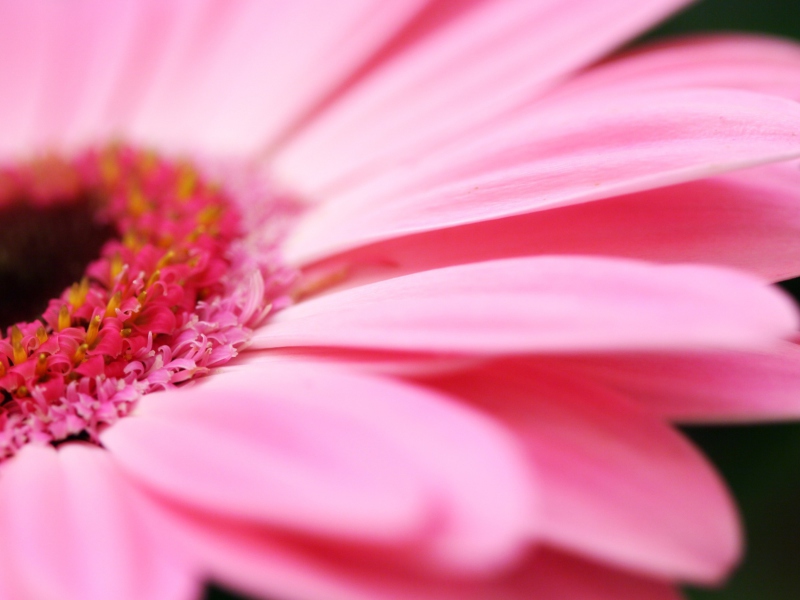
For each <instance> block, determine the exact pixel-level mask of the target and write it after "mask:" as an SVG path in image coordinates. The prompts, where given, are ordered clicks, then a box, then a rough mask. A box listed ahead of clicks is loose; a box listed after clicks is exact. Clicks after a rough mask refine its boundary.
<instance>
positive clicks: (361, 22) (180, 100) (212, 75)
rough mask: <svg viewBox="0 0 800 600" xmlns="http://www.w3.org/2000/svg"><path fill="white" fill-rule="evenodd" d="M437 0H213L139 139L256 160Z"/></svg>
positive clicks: (150, 106)
mask: <svg viewBox="0 0 800 600" xmlns="http://www.w3.org/2000/svg"><path fill="white" fill-rule="evenodd" d="M426 3H427V0H388V1H387V0H382V1H378V0H339V1H337V2H335V3H331V2H329V1H327V0H296V1H294V2H286V1H284V0H247V1H241V2H235V3H234V2H224V3H220V2H217V3H214V4H209V7H210V8H211V9H213V12H208V11H207V14H206V15H205V16H204V17H203V18H202V19H201V20H199V21H198V22H197V27H196V28H195V31H194V32H192V34H191V35H190V36H189V37H188V38H187V41H186V43H185V45H184V46H183V48H182V49H181V52H180V54H179V55H176V56H175V57H174V60H173V61H172V62H171V63H170V64H169V65H168V67H167V70H165V71H163V72H162V73H161V74H160V77H159V79H158V80H157V81H156V84H155V86H154V89H153V90H152V92H151V93H150V95H149V97H148V99H147V102H146V104H145V105H144V106H143V108H142V110H141V111H140V112H139V114H138V115H137V118H136V121H135V124H134V126H133V136H134V137H135V138H136V139H139V140H143V141H145V142H148V143H158V144H159V146H160V147H162V148H170V149H174V150H181V151H187V150H191V151H193V152H195V153H196V152H197V151H198V150H200V151H207V152H213V153H216V154H217V155H220V154H223V155H224V154H235V155H238V156H247V157H252V156H253V155H254V154H255V153H256V152H257V151H258V150H260V149H263V148H264V146H265V145H266V144H268V143H269V142H270V141H271V140H272V139H273V138H274V137H276V136H278V135H280V134H281V133H283V131H284V130H285V129H286V128H289V127H291V126H292V125H293V124H294V122H295V121H297V120H298V119H299V118H301V117H302V116H304V114H305V113H306V112H308V111H309V110H310V109H311V108H312V107H313V105H314V104H315V103H317V102H319V101H320V100H321V99H322V98H323V97H324V96H325V94H327V93H330V92H331V91H332V90H333V89H334V88H335V87H336V86H337V85H338V84H340V83H342V81H343V80H344V79H345V78H347V77H348V76H349V75H351V74H352V73H353V72H354V71H355V70H356V69H357V68H358V67H360V66H361V65H362V64H363V63H365V62H366V61H367V60H368V59H369V58H370V57H371V56H372V54H373V53H374V52H375V51H376V50H377V49H378V48H380V47H381V46H382V45H383V44H384V43H385V42H386V40H387V39H388V38H390V37H391V36H392V35H394V34H395V33H396V32H397V31H398V30H399V29H400V28H401V27H402V26H404V25H405V24H406V23H407V22H408V20H409V19H411V18H412V17H413V16H414V15H415V14H416V13H417V12H418V11H419V9H420V8H421V7H422V6H424V5H425V4H426Z"/></svg>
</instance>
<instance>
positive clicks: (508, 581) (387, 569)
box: [179, 515, 680, 600]
mask: <svg viewBox="0 0 800 600" xmlns="http://www.w3.org/2000/svg"><path fill="white" fill-rule="evenodd" d="M179 518H182V522H183V523H182V524H183V531H182V533H183V537H184V539H185V541H186V545H187V547H188V548H190V549H191V550H192V551H193V552H194V553H195V555H196V556H197V557H198V558H199V559H200V560H201V561H202V562H204V563H205V564H206V565H207V567H208V569H209V571H210V573H211V574H212V575H213V576H214V578H215V579H217V580H218V581H221V582H224V583H227V584H228V585H230V586H231V587H233V588H234V589H239V590H242V591H244V592H246V593H251V594H254V595H259V596H264V597H270V598H298V599H300V598H325V600H452V599H454V598H458V599H459V600H530V599H535V600H679V598H680V595H679V594H678V593H677V592H676V591H675V590H674V589H672V587H671V586H669V585H667V584H664V583H661V582H658V581H655V580H650V579H646V578H644V577H641V576H639V575H634V574H630V573H625V572H622V571H617V570H614V569H612V568H608V567H604V566H600V565H597V564H593V563H590V562H587V561H584V560H581V559H578V558H576V557H570V556H568V555H564V554H561V553H558V552H553V551H551V550H545V549H541V550H538V551H536V552H535V553H533V555H532V556H531V558H529V559H528V560H526V561H524V562H523V563H522V564H520V565H519V566H518V567H517V568H516V569H515V570H513V571H511V572H509V573H505V574H501V575H498V576H497V577H495V578H488V579H487V578H463V579H459V578H453V577H448V578H446V579H440V578H437V577H435V576H431V575H429V574H426V573H420V572H419V571H415V570H408V569H398V561H397V560H393V559H392V558H391V557H389V559H390V560H391V561H392V562H391V564H390V565H388V566H387V565H386V564H383V563H381V561H380V556H379V553H376V552H375V551H374V550H373V551H370V550H368V549H367V550H362V551H361V552H360V553H353V552H350V551H348V550H347V549H343V548H329V549H324V548H323V549H315V548H307V547H298V546H293V545H291V544H286V543H277V542H276V541H275V540H274V539H270V538H269V537H267V536H265V535H263V534H262V535H259V534H258V533H257V532H254V531H253V530H252V528H250V529H248V528H244V527H240V528H238V529H237V528H233V527H214V526H213V525H212V526H209V524H208V523H200V522H198V521H192V520H190V519H189V518H187V516H186V515H181V517H179ZM384 558H386V557H384Z"/></svg>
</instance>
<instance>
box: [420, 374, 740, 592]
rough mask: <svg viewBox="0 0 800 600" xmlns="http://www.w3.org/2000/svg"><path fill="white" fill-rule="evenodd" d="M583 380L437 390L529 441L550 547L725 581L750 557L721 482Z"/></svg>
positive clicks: (503, 379) (450, 381)
mask: <svg viewBox="0 0 800 600" xmlns="http://www.w3.org/2000/svg"><path fill="white" fill-rule="evenodd" d="M584 379H585V378H583V377H580V375H579V374H577V375H576V374H575V373H574V372H572V371H569V370H568V368H562V369H561V372H553V373H548V372H547V371H542V370H540V369H536V367H535V365H531V364H530V363H529V362H527V361H526V362H522V363H518V364H517V363H513V362H512V363H508V364H496V365H494V366H490V367H487V368H485V369H483V370H477V371H473V372H471V373H459V374H456V375H452V376H449V377H443V378H440V379H439V380H434V383H435V385H436V386H437V387H441V389H444V390H446V391H448V392H449V393H453V394H454V395H457V396H460V397H463V398H467V399H470V400H471V401H473V402H475V403H477V404H478V405H479V406H482V407H484V408H485V409H486V410H487V411H489V412H492V413H493V414H496V415H497V416H498V417H500V418H501V419H502V420H504V421H505V422H507V423H508V424H509V426H510V427H511V428H512V429H514V430H516V431H517V432H518V434H519V435H520V437H521V438H522V439H524V440H525V443H526V446H527V448H528V452H529V456H530V459H531V461H532V463H533V465H534V467H535V468H536V472H537V473H540V476H541V478H542V488H543V496H542V501H543V502H544V521H543V524H542V526H543V527H544V534H543V535H544V537H545V539H548V540H550V541H551V542H552V543H553V544H557V545H558V546H559V547H562V548H566V549H569V550H570V551H574V552H580V553H582V554H589V555H592V556H594V557H596V558H597V559H600V560H603V561H611V562H614V563H617V564H619V565H620V566H623V567H625V568H632V569H635V570H637V571H646V572H650V573H652V574H653V575H654V576H657V577H662V578H666V579H670V580H675V579H678V580H684V581H685V580H691V581H696V582H702V583H713V582H716V581H718V580H719V579H720V578H721V577H722V576H724V575H725V574H726V573H727V572H728V571H729V570H730V568H731V566H732V565H733V563H734V562H736V560H737V559H738V557H739V554H740V552H741V534H740V532H739V523H738V518H737V514H736V510H735V507H734V506H733V505H732V502H731V500H730V498H729V496H728V494H727V492H726V490H725V488H724V486H723V484H722V483H721V481H720V479H719V478H718V477H717V475H716V474H715V472H714V470H713V469H712V467H711V466H710V465H709V464H708V463H707V462H706V460H705V459H704V458H703V456H702V455H701V454H700V453H699V452H698V451H697V450H695V449H694V448H693V447H692V446H691V445H690V444H689V443H688V442H687V441H686V440H685V439H684V438H683V437H682V436H680V435H679V434H678V433H677V432H675V431H674V430H673V429H671V428H670V427H669V426H668V425H666V424H665V423H664V422H663V421H662V420H661V419H659V418H657V417H656V416H654V415H652V414H649V413H648V412H645V411H644V410H642V409H641V408H640V407H637V406H635V405H633V404H632V403H629V402H628V401H627V400H626V399H625V398H624V397H622V396H618V395H616V394H613V393H610V392H606V391H603V389H602V388H599V387H597V386H593V385H591V384H588V383H586V382H584V381H583V380H584ZM537 526H538V524H537Z"/></svg>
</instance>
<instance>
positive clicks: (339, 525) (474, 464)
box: [103, 361, 536, 571]
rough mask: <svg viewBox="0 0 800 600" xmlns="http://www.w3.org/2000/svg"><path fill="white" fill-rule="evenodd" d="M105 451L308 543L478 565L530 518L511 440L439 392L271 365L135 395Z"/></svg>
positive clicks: (155, 481) (150, 482)
mask: <svg viewBox="0 0 800 600" xmlns="http://www.w3.org/2000/svg"><path fill="white" fill-rule="evenodd" d="M137 412H138V414H137V416H135V417H131V418H129V419H126V420H124V421H122V422H120V423H118V424H117V425H116V426H115V427H113V428H112V429H110V430H108V431H107V432H106V433H105V434H104V435H103V443H104V444H105V445H106V446H107V447H108V449H109V450H111V451H112V452H113V453H114V456H115V457H116V460H117V461H119V463H120V464H121V465H122V466H123V467H124V468H125V469H126V470H127V471H128V472H129V473H130V474H131V475H132V476H133V477H134V478H135V479H137V480H139V481H142V482H143V483H144V484H145V485H147V486H148V487H149V488H151V489H153V490H155V491H156V492H158V493H159V494H161V495H163V496H165V497H167V498H171V499H172V500H173V501H179V502H180V503H181V504H184V505H187V506H190V507H194V508H195V509H197V510H201V511H205V512H206V513H210V514H212V515H220V516H222V517H225V518H229V519H240V520H241V519H247V520H249V521H250V522H251V523H253V524H254V525H255V524H258V523H260V524H262V525H270V526H272V527H274V528H277V529H278V530H288V531H299V532H303V533H305V534H306V535H315V536H338V537H339V538H341V539H343V540H344V539H348V538H349V539H351V540H353V541H355V540H361V541H362V542H363V541H369V542H371V543H382V544H394V545H401V546H402V545H409V544H412V543H414V544H416V545H419V544H420V543H421V542H424V543H423V544H422V549H418V551H417V552H418V554H419V555H420V556H424V557H427V560H429V561H433V562H441V563H442V565H443V566H446V567H448V568H457V569H468V570H476V571H480V570H482V569H492V568H496V566H497V565H498V564H504V563H505V561H507V560H509V559H510V558H512V557H513V556H515V554H516V553H517V552H518V551H519V549H520V547H521V544H523V541H524V540H525V539H526V538H527V536H528V530H529V529H530V527H529V523H530V521H531V519H533V520H534V521H535V520H536V517H535V497H534V496H533V494H534V489H533V487H532V483H531V478H530V475H529V471H528V470H527V469H526V468H525V466H524V464H523V463H522V459H521V457H520V456H518V455H517V449H516V446H515V444H514V442H513V439H512V438H511V436H510V435H509V434H508V433H507V432H505V431H504V430H503V429H502V428H500V427H499V426H498V425H496V424H493V423H492V421H491V420H490V419H488V418H486V417H484V416H481V415H480V414H479V413H477V412H475V411H472V410H468V409H466V408H464V407H459V405H458V404H457V403H456V402H454V401H452V400H450V399H448V398H446V397H443V396H442V395H440V394H436V393H434V392H431V391H426V390H424V389H421V388H416V387H410V386H408V385H403V384H400V383H396V382H392V381H390V380H384V379H379V378H374V377H367V376H363V375H357V374H348V373H347V372H346V371H344V370H343V369H339V370H337V369H333V368H331V367H329V366H324V365H320V364H315V363H303V362H289V361H276V362H273V363H263V364H260V365H258V368H248V369H240V370H237V371H235V372H231V373H228V374H225V375H219V376H218V377H215V378H214V379H213V380H211V381H208V382H207V383H204V384H201V385H198V386H197V387H194V388H191V389H187V390H181V391H178V392H173V393H164V394H159V395H157V396H151V397H148V398H145V399H144V400H143V401H142V403H141V405H140V407H139V409H138V411H137Z"/></svg>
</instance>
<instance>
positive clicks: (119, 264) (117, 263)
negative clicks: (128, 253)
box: [110, 252, 125, 281]
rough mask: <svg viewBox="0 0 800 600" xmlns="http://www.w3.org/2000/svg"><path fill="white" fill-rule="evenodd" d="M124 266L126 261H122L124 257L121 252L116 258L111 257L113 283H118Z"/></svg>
mask: <svg viewBox="0 0 800 600" xmlns="http://www.w3.org/2000/svg"><path fill="white" fill-rule="evenodd" d="M124 266H125V261H123V260H122V255H121V254H120V253H119V252H116V253H114V256H112V257H111V269H110V271H111V272H110V275H111V281H116V279H117V277H119V274H120V273H122V268H123V267H124Z"/></svg>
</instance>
